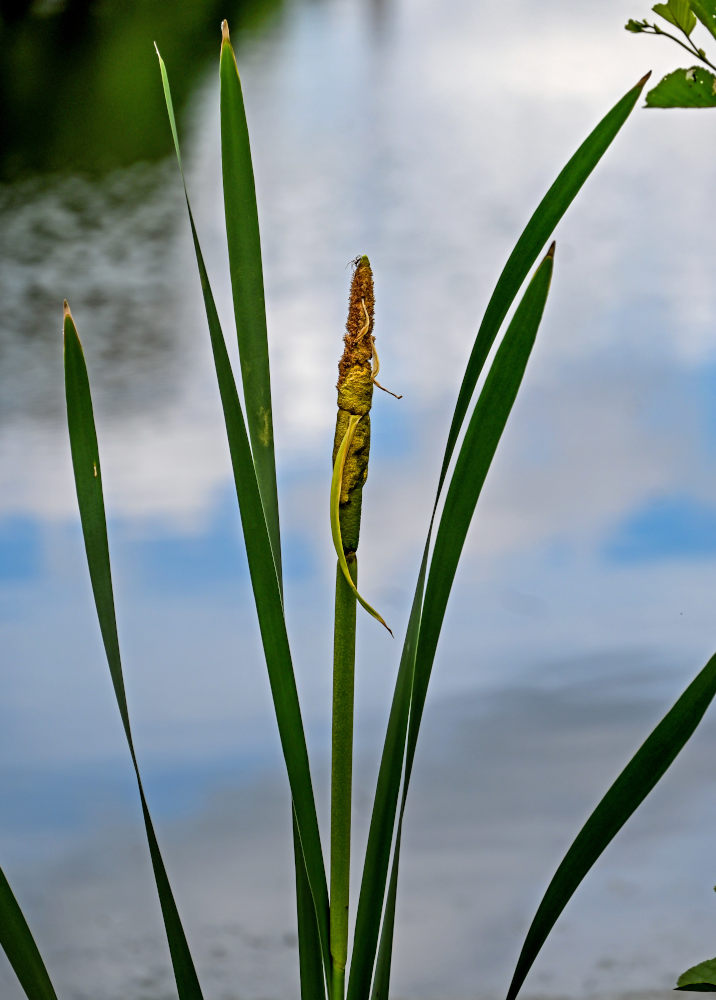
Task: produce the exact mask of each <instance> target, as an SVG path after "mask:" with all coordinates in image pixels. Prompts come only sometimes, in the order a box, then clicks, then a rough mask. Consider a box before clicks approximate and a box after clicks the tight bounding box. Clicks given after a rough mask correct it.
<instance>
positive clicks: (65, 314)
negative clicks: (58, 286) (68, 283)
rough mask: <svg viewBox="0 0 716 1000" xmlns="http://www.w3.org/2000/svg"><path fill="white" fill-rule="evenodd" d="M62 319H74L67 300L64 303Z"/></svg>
mask: <svg viewBox="0 0 716 1000" xmlns="http://www.w3.org/2000/svg"><path fill="white" fill-rule="evenodd" d="M62 318H63V319H72V313H71V312H70V304H69V302H68V301H67V299H64V300H63V302H62Z"/></svg>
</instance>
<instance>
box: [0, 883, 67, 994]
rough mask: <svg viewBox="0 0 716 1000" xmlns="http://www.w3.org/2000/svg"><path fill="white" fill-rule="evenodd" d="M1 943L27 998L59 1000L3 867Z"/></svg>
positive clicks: (0, 904)
mask: <svg viewBox="0 0 716 1000" xmlns="http://www.w3.org/2000/svg"><path fill="white" fill-rule="evenodd" d="M0 945H2V949H3V951H4V952H5V954H6V955H7V957H8V961H9V962H10V965H11V966H12V968H13V971H14V972H15V975H16V976H17V978H18V982H19V983H20V986H22V988H23V990H24V991H25V996H26V997H27V998H28V1000H57V994H56V993H55V990H54V987H53V985H52V983H51V982H50V977H49V975H48V974H47V969H46V968H45V963H44V962H43V961H42V958H41V956H40V952H39V951H38V950H37V945H36V944H35V939H34V938H33V936H32V934H31V933H30V928H29V927H28V926H27V921H26V920H25V917H24V916H23V913H22V910H21V909H20V905H19V903H18V901H17V900H16V899H15V896H14V895H13V892H12V889H11V888H10V885H9V883H8V880H7V879H6V878H5V873H4V872H3V870H2V868H0Z"/></svg>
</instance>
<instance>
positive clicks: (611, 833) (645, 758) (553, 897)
mask: <svg viewBox="0 0 716 1000" xmlns="http://www.w3.org/2000/svg"><path fill="white" fill-rule="evenodd" d="M715 694H716V655H715V656H712V657H711V659H710V660H709V662H708V663H707V664H706V666H705V667H704V668H703V670H702V671H701V672H700V673H699V674H698V675H697V676H696V678H695V679H694V680H693V681H692V682H691V684H689V686H688V687H687V688H686V690H685V691H684V693H683V694H682V695H681V697H680V698H679V699H678V701H677V702H676V703H675V704H674V705H673V707H672V708H671V709H670V710H669V711H668V712H667V714H666V715H665V716H664V718H663V719H662V720H661V722H660V723H659V724H658V725H657V726H656V728H655V729H654V730H653V731H652V733H651V734H650V735H649V736H648V737H647V739H646V741H645V742H644V743H643V744H642V746H641V747H640V748H639V750H637V752H636V753H635V754H634V756H633V757H632V759H631V760H630V761H629V763H628V764H627V766H626V767H625V768H624V770H623V771H622V772H621V774H620V775H619V777H618V778H617V779H616V781H615V782H614V784H613V785H612V786H611V788H610V789H609V791H608V792H607V793H606V795H605V796H604V798H603V799H602V800H601V802H600V803H599V805H598V806H597V807H596V809H595V810H594V812H593V813H592V815H591V816H590V817H589V819H588V820H587V822H586V823H585V824H584V826H583V827H582V829H581V830H580V832H579V833H578V834H577V836H576V838H575V840H574V842H573V844H572V846H571V847H570V848H569V850H568V851H567V853H566V855H565V856H564V859H563V861H562V863H561V864H560V866H559V868H558V869H557V871H556V872H555V874H554V877H553V879H552V881H551V882H550V884H549V886H548V887H547V891H546V892H545V894H544V897H543V898H542V902H541V903H540V905H539V907H538V909H537V913H536V914H535V917H534V920H533V921H532V924H531V925H530V929H529V930H528V932H527V936H526V938H525V942H524V944H523V946H522V951H521V952H520V957H519V958H518V960H517V966H516V968H515V974H514V977H513V979H512V983H511V984H510V988H509V991H508V993H507V1000H514V998H515V997H516V996H517V994H518V993H519V991H520V989H521V987H522V984H523V983H524V981H525V977H526V976H527V973H528V972H529V970H530V969H531V968H532V964H533V962H534V960H535V959H536V958H537V955H538V954H539V952H540V949H541V948H542V945H543V944H544V942H545V941H546V940H547V937H548V935H549V933H550V931H551V930H552V928H553V927H554V925H555V923H556V921H557V918H558V917H559V915H560V914H561V913H562V911H563V910H564V908H565V906H566V905H567V903H568V902H569V900H570V899H571V898H572V896H573V894H574V892H575V890H576V889H577V887H578V885H579V883H580V882H581V881H582V879H583V878H584V876H585V875H586V874H587V872H588V871H589V869H590V868H591V867H592V865H593V864H594V862H595V861H596V860H597V858H598V857H599V856H600V854H601V853H602V851H603V850H604V849H605V847H607V845H608V844H609V843H610V842H611V841H612V840H613V839H614V837H615V836H616V835H617V833H618V832H619V831H620V830H621V828H622V827H623V826H624V824H625V823H626V821H627V820H628V819H629V817H630V816H631V815H632V813H634V812H635V811H636V809H637V808H638V806H639V805H641V803H642V802H643V801H644V799H645V798H646V797H647V795H648V794H649V792H650V791H651V790H652V788H654V786H655V785H656V784H657V782H658V781H659V779H660V778H661V777H662V775H663V774H664V773H665V772H666V771H667V769H668V768H669V767H670V765H671V764H672V763H673V761H674V760H675V759H676V757H677V756H678V754H679V752H680V751H681V749H682V747H683V746H684V745H685V744H686V742H687V740H688V739H689V737H690V736H691V735H692V733H693V732H694V730H695V729H696V727H697V726H698V724H699V722H700V721H701V719H702V717H703V714H704V712H705V711H706V709H707V708H708V706H709V705H710V703H711V700H712V699H713V697H714V695H715Z"/></svg>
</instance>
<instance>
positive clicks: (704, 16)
mask: <svg viewBox="0 0 716 1000" xmlns="http://www.w3.org/2000/svg"><path fill="white" fill-rule="evenodd" d="M690 2H691V9H692V11H693V12H694V14H696V16H697V17H698V19H699V21H701V23H702V24H703V26H704V27H705V28H708V30H709V31H710V32H711V34H712V35H713V36H714V38H716V0H690Z"/></svg>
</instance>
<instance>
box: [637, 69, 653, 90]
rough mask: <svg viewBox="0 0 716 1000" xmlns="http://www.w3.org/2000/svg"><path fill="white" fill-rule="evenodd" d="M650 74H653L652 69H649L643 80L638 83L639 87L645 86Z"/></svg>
mask: <svg viewBox="0 0 716 1000" xmlns="http://www.w3.org/2000/svg"><path fill="white" fill-rule="evenodd" d="M650 76H651V70H649V72H648V73H645V74H644V76H643V77H642V78H641V80H640V81H639V82H638V83H637V87H643V86H644V84H645V83H646V81H647V80H648V79H649V77H650Z"/></svg>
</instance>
